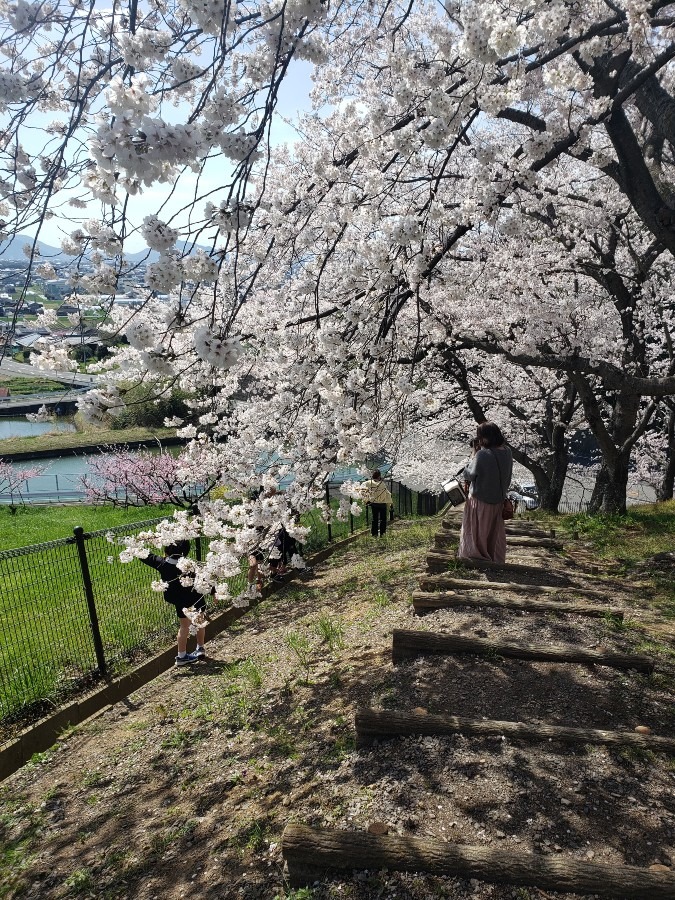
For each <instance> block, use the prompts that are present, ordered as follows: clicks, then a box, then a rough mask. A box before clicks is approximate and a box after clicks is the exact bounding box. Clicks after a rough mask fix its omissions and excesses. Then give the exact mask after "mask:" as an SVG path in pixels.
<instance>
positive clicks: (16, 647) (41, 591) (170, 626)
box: [0, 482, 443, 744]
mask: <svg viewBox="0 0 675 900" xmlns="http://www.w3.org/2000/svg"><path fill="white" fill-rule="evenodd" d="M390 486H391V489H392V495H393V498H394V504H395V508H396V509H397V511H398V514H399V515H400V516H402V517H409V516H415V515H423V516H428V515H433V514H434V513H435V512H437V511H438V510H439V509H440V508H441V506H442V502H443V497H442V496H439V495H425V494H417V493H415V492H413V491H410V490H408V489H407V488H405V487H404V486H403V485H399V484H397V483H396V482H392V483H391V484H390ZM338 490H339V486H337V485H328V486H327V498H328V499H329V500H330V505H331V507H332V508H333V509H334V508H335V507H336V506H337V503H338V500H337V496H336V495H337V491H338ZM160 521H162V519H151V520H147V521H143V522H136V523H134V524H133V525H129V524H127V525H122V526H118V527H116V528H108V529H106V530H105V531H94V532H89V533H85V532H83V531H82V529H81V528H76V529H75V533H74V534H73V536H71V537H67V538H63V539H61V540H56V541H50V542H49V543H43V544H35V545H33V546H29V547H21V548H18V549H14V550H5V551H2V552H0V613H1V614H2V620H3V627H4V630H5V638H6V639H5V640H4V641H3V642H2V644H1V645H0V744H2V743H3V742H4V741H5V740H7V739H9V738H10V737H11V735H12V734H13V733H15V732H16V730H17V728H18V727H20V725H21V723H23V722H26V721H28V720H31V719H33V718H36V717H38V716H40V715H44V714H46V713H47V712H49V711H51V710H53V709H55V708H57V707H58V706H59V705H61V704H63V703H65V702H67V701H68V700H71V699H73V697H75V696H77V695H78V694H79V693H81V692H83V691H85V690H87V689H88V688H90V687H93V686H94V685H95V684H96V682H98V681H100V680H101V679H102V678H104V677H108V678H114V677H117V676H119V675H121V674H123V673H124V672H125V671H126V670H127V669H128V668H129V667H130V666H131V665H132V664H134V663H136V662H137V661H138V660H139V658H141V657H142V656H143V654H145V653H151V652H154V651H155V650H156V649H158V648H160V647H162V646H166V642H167V638H168V636H169V635H170V634H172V633H173V632H175V629H176V617H175V612H174V610H173V607H172V606H170V605H169V604H167V603H164V602H163V601H162V597H161V595H160V594H157V593H154V592H153V591H151V590H150V587H149V585H150V580H151V578H150V577H149V575H150V570H149V569H148V568H147V567H146V566H144V565H142V564H140V563H139V562H138V561H136V560H135V561H133V562H130V563H127V564H121V563H120V562H119V559H118V555H117V554H118V550H119V547H118V546H116V545H114V544H111V543H110V542H109V541H108V539H107V537H108V535H110V534H112V535H115V536H119V535H127V534H133V533H136V532H138V531H141V530H143V529H145V528H148V527H151V526H152V525H154V524H157V523H158V522H160ZM303 521H305V522H306V524H311V525H312V535H311V538H310V539H309V540H308V543H307V545H306V546H305V548H304V549H305V551H311V550H316V549H319V548H320V547H321V546H323V545H325V544H326V543H327V542H330V541H335V540H339V539H341V538H343V537H346V536H348V535H349V534H350V533H354V532H355V531H357V530H359V529H360V528H363V527H364V526H365V525H366V523H367V510H366V509H363V510H362V512H361V514H360V515H359V516H358V517H357V516H353V515H351V514H350V515H349V516H348V517H347V518H346V519H345V520H344V521H338V520H335V519H334V520H333V521H332V523H331V524H330V525H327V524H326V523H325V522H324V521H323V519H322V517H321V514H320V512H319V511H318V510H316V511H314V512H312V513H311V514H309V516H307V517H303ZM193 552H194V555H195V557H196V558H197V559H199V558H200V557H201V552H202V547H201V545H200V543H199V541H196V542H194V548H193ZM245 587H246V564H245V562H244V563H243V564H242V572H241V574H240V575H239V576H237V577H236V578H233V579H231V582H230V592H231V593H232V594H233V595H236V594H238V593H241V592H242V591H243V590H244V588H245ZM209 605H210V608H212V609H213V608H214V605H213V603H210V604H209ZM215 608H217V607H215Z"/></svg>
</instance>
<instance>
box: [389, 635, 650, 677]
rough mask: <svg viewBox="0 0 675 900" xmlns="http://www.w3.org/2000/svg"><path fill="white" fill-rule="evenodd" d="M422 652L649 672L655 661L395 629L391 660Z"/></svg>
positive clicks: (635, 655)
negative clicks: (499, 657) (486, 656)
mask: <svg viewBox="0 0 675 900" xmlns="http://www.w3.org/2000/svg"><path fill="white" fill-rule="evenodd" d="M425 653H433V654H443V655H452V654H453V653H475V654H478V655H482V656H484V655H486V654H487V655H491V656H506V657H510V658H512V659H529V660H535V661H539V662H559V663H581V664H583V665H599V666H609V667H610V668H612V669H626V670H628V669H634V670H635V671H637V672H647V673H651V672H653V671H654V660H653V659H652V658H651V657H650V656H643V655H641V654H639V653H614V652H613V651H611V650H584V649H582V648H580V647H575V646H574V645H572V644H564V645H555V644H553V645H550V646H549V645H545V644H542V645H537V644H515V643H507V642H501V641H493V640H489V639H487V638H477V637H463V636H461V635H458V634H447V633H440V632H435V631H417V630H411V629H405V628H395V629H394V631H393V634H392V650H391V656H392V662H394V663H398V662H401V661H402V660H404V659H410V658H411V657H414V656H419V655H420V654H425Z"/></svg>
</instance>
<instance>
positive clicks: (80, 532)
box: [73, 525, 108, 678]
mask: <svg viewBox="0 0 675 900" xmlns="http://www.w3.org/2000/svg"><path fill="white" fill-rule="evenodd" d="M73 534H74V535H75V543H76V544H77V554H78V557H79V559H80V569H81V570H82V581H83V583H84V595H85V597H86V598H87V609H88V610H89V622H90V624H91V635H92V637H93V639H94V651H95V653H96V662H97V663H98V670H99V672H100V673H101V675H102V676H103V677H104V678H107V677H108V667H107V665H106V662H105V653H104V652H103V641H102V640H101V629H100V628H99V625H98V615H97V613H96V604H95V602H94V591H93V589H92V585H91V575H90V574H89V563H88V562H87V550H86V548H85V546H84V529H83V528H82V526H81V525H78V526H76V527H75V528H73Z"/></svg>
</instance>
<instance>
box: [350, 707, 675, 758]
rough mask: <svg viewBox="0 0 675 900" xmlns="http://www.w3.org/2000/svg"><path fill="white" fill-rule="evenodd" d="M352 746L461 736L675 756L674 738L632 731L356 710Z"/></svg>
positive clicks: (388, 710) (384, 710)
mask: <svg viewBox="0 0 675 900" xmlns="http://www.w3.org/2000/svg"><path fill="white" fill-rule="evenodd" d="M355 723H356V743H357V746H358V747H367V746H369V745H370V744H372V743H373V741H376V740H377V741H379V740H384V739H387V738H394V737H399V736H402V735H403V736H410V735H419V736H421V737H439V736H444V735H445V736H447V735H450V734H464V735H470V736H471V737H501V736H502V735H503V736H504V737H505V738H510V739H513V740H524V741H557V742H559V743H561V744H597V745H602V746H607V747H639V748H641V749H643V750H657V751H659V752H663V753H673V752H675V738H670V737H659V736H658V735H654V734H638V733H637V732H635V731H605V730H604V729H600V728H572V727H568V726H567V725H543V724H537V723H536V722H500V721H499V720H497V719H471V718H468V717H466V716H449V715H431V714H429V713H421V712H418V713H416V712H396V711H394V710H391V709H359V710H357V712H356V717H355Z"/></svg>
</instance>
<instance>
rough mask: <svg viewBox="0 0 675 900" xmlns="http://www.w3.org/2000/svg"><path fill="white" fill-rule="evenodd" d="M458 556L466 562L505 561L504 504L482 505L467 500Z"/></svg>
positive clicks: (481, 503)
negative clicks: (476, 560)
mask: <svg viewBox="0 0 675 900" xmlns="http://www.w3.org/2000/svg"><path fill="white" fill-rule="evenodd" d="M457 555H458V556H459V557H460V558H462V557H463V558H464V559H489V560H490V561H491V562H496V563H503V562H506V530H505V528H504V520H503V519H502V504H501V503H483V501H482V500H477V499H476V498H475V497H467V499H466V503H465V504H464V515H463V517H462V530H461V532H460V535H459V551H458V553H457Z"/></svg>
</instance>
